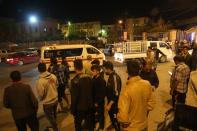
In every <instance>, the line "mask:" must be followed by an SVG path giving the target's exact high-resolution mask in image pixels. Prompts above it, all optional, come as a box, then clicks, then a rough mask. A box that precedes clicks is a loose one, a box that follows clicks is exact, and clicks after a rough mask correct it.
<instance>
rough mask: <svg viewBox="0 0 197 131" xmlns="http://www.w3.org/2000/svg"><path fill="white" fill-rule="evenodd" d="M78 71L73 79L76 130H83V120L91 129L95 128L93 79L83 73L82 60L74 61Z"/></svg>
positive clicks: (72, 110) (72, 94)
mask: <svg viewBox="0 0 197 131" xmlns="http://www.w3.org/2000/svg"><path fill="white" fill-rule="evenodd" d="M74 68H75V71H76V75H75V77H74V78H73V79H72V80H71V113H72V114H73V116H74V119H75V120H74V123H75V130H76V131H82V130H83V129H82V125H84V124H83V121H84V122H85V126H86V128H87V129H88V130H89V131H93V130H94V114H93V113H94V111H93V107H94V103H93V85H92V79H91V77H90V76H88V75H87V74H84V73H83V63H82V60H79V59H77V60H75V61H74Z"/></svg>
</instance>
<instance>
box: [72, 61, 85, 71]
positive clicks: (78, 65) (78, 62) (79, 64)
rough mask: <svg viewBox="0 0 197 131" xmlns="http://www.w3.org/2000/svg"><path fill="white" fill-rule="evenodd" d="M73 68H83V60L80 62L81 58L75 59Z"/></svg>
mask: <svg viewBox="0 0 197 131" xmlns="http://www.w3.org/2000/svg"><path fill="white" fill-rule="evenodd" d="M74 68H75V69H76V70H80V71H81V70H83V62H82V60H81V59H76V60H75V61H74Z"/></svg>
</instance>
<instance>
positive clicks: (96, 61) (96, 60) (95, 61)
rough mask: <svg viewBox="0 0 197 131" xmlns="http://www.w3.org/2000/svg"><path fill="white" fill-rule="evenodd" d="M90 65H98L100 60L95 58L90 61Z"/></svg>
mask: <svg viewBox="0 0 197 131" xmlns="http://www.w3.org/2000/svg"><path fill="white" fill-rule="evenodd" d="M91 64H92V65H100V61H99V60H98V59H95V60H93V61H92V62H91Z"/></svg>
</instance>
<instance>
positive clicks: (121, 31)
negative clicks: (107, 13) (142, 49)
mask: <svg viewBox="0 0 197 131" xmlns="http://www.w3.org/2000/svg"><path fill="white" fill-rule="evenodd" d="M118 24H119V26H120V41H122V39H123V20H118Z"/></svg>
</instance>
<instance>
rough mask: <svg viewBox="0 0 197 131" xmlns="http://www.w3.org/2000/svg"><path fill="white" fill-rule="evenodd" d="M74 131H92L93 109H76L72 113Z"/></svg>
mask: <svg viewBox="0 0 197 131" xmlns="http://www.w3.org/2000/svg"><path fill="white" fill-rule="evenodd" d="M74 119H75V120H74V123H75V130H76V131H83V129H84V128H85V129H86V130H88V131H94V111H93V110H91V111H77V112H76V114H75V115H74Z"/></svg>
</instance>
